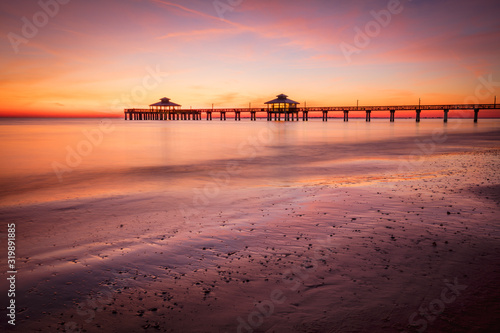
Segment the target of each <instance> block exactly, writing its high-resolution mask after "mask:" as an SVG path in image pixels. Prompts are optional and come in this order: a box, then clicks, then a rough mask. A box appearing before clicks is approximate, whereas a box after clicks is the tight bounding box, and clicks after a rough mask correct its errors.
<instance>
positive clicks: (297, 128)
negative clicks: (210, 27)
mask: <svg viewBox="0 0 500 333" xmlns="http://www.w3.org/2000/svg"><path fill="white" fill-rule="evenodd" d="M499 129H500V120H496V119H485V120H482V121H481V122H480V123H478V124H474V123H473V122H472V120H471V119H451V120H450V122H449V123H448V124H444V123H443V122H442V121H440V120H436V119H424V120H423V121H422V122H421V123H419V124H417V123H415V122H414V121H412V120H410V119H398V120H397V122H396V123H390V122H389V121H388V120H387V119H377V120H373V121H372V122H371V123H366V122H364V121H363V120H359V119H353V120H351V121H350V122H348V123H344V122H342V121H340V120H338V119H335V120H330V121H329V122H327V123H326V122H321V121H319V120H313V121H309V122H293V123H292V122H279V123H276V122H266V121H257V122H250V121H248V120H247V121H242V122H234V121H227V122H219V121H212V122H206V121H196V122H195V121H189V122H182V121H179V122H159V121H147V122H138V121H135V122H130V121H123V120H118V119H112V120H107V119H106V120H99V119H85V120H74V119H72V120H59V119H57V120H52V119H36V120H25V119H20V120H2V121H1V122H0V140H1V141H2V145H1V147H0V155H1V156H2V161H3V163H2V164H1V166H0V188H1V190H0V204H2V205H11V204H22V203H28V202H44V201H51V200H61V199H68V198H77V197H92V196H96V195H97V196H106V195H116V194H127V193H129V194H130V193H136V192H142V191H152V190H153V191H154V190H165V189H172V190H177V191H179V190H180V191H182V190H184V189H190V188H193V187H197V186H202V185H203V183H206V182H207V180H210V179H212V180H213V178H217V176H213V173H216V174H219V175H220V177H226V178H227V177H230V178H231V182H237V183H238V184H239V185H240V186H255V185H258V184H259V185H267V184H269V183H272V184H275V183H279V184H288V183H295V182H303V181H308V180H310V179H311V178H312V179H314V178H318V177H319V178H321V177H322V176H324V175H325V174H331V173H334V174H336V175H338V176H340V177H343V176H352V175H358V174H362V173H366V172H367V170H373V171H374V172H381V171H382V170H387V169H393V168H395V167H396V168H397V167H398V164H399V165H400V164H401V163H402V162H401V158H403V159H404V158H408V157H411V156H413V155H417V156H419V157H422V156H423V158H425V156H430V155H432V154H435V153H441V152H443V151H453V150H454V149H455V148H454V146H458V147H460V149H459V150H461V149H471V148H473V147H475V146H477V145H481V144H482V143H483V142H485V140H489V139H491V136H492V135H493V136H494V135H495V133H494V132H495V131H498V130H499ZM488 133H489V134H488ZM463 134H471V135H468V136H467V138H464V137H463ZM455 150H456V149H455ZM407 164H408V163H407ZM346 166H348V167H346ZM211 174H212V176H211ZM219 181H220V180H219Z"/></svg>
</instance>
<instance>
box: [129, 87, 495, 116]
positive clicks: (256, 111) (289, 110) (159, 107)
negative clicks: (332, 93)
mask: <svg viewBox="0 0 500 333" xmlns="http://www.w3.org/2000/svg"><path fill="white" fill-rule="evenodd" d="M276 97H277V98H276V99H273V100H271V101H269V102H266V103H265V104H266V105H267V107H266V108H251V107H249V108H225V109H214V108H213V105H212V108H211V109H182V108H181V106H180V105H179V104H176V103H173V102H171V101H170V99H169V98H166V97H163V98H162V99H161V100H160V102H158V103H154V104H151V105H150V108H149V109H125V120H201V119H202V118H206V120H212V119H213V117H212V115H213V113H217V114H219V118H220V120H221V121H225V120H226V119H227V114H230V115H234V120H236V121H240V120H241V115H242V114H243V115H249V116H250V117H249V118H250V120H251V121H256V120H257V118H264V117H265V118H266V119H267V120H268V121H272V120H275V121H281V120H282V119H283V120H284V121H299V119H300V118H302V121H308V120H309V113H310V112H316V113H318V114H319V113H321V114H322V120H323V121H328V119H329V115H333V114H334V113H343V115H344V121H349V112H364V113H365V120H366V121H367V122H370V121H371V118H372V116H371V114H372V112H387V111H389V121H390V122H394V121H395V119H396V111H414V112H415V120H416V122H417V123H418V122H420V117H421V114H422V111H426V112H427V111H443V121H444V122H445V123H446V122H448V114H449V112H450V111H455V110H474V122H475V123H477V121H478V118H479V111H480V110H498V109H500V107H499V106H498V105H497V104H496V97H495V103H494V104H453V105H389V106H359V105H358V106H329V107H299V106H298V105H299V104H300V103H298V102H295V101H293V100H291V99H289V98H288V96H287V95H284V94H280V95H278V96H276ZM258 116H259V117H258Z"/></svg>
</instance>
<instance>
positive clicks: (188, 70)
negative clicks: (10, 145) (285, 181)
mask: <svg viewBox="0 0 500 333" xmlns="http://www.w3.org/2000/svg"><path fill="white" fill-rule="evenodd" d="M40 3H42V4H46V5H45V6H41V5H40ZM40 3H39V2H38V1H31V0H23V1H2V2H1V3H0V31H1V35H2V39H1V47H0V59H1V62H0V67H1V70H0V87H1V90H0V98H1V101H2V103H1V104H0V116H47V115H49V116H61V115H70V116H79V115H87V116H110V115H120V116H121V115H122V114H123V109H124V108H127V107H146V106H147V105H149V104H151V103H154V102H156V101H158V100H159V98H161V97H164V96H166V97H169V98H171V99H172V101H174V102H176V103H178V104H181V105H182V106H183V107H186V108H189V107H190V106H192V107H193V108H194V107H211V105H212V103H214V104H215V107H233V106H234V107H246V106H248V103H252V106H262V105H263V103H264V102H266V101H267V100H270V99H273V98H274V96H275V95H277V94H279V93H286V94H288V95H289V96H290V98H292V99H295V100H297V101H299V102H301V103H304V102H305V101H307V106H339V105H355V104H356V100H357V99H359V100H360V104H363V105H385V104H418V99H419V97H420V98H422V103H423V104H442V103H464V102H474V101H479V102H481V103H493V100H494V96H495V95H498V96H499V97H500V94H499V93H498V92H499V91H500V60H499V59H500V20H499V14H500V2H499V1H498V0H478V1H457V0H453V1H452V0H449V1H435V0H433V1H431V0H413V1H410V0H406V1H401V2H400V3H399V5H398V2H397V1H396V0H391V1H386V0H384V1H378V0H377V1H356V0H354V1H330V0H312V1H296V0H286V1H285V0H266V1H262V0H216V1H212V0H182V1H180V0H172V1H160V0H106V1H97V0H86V1H83V0H71V1H68V0H59V1H56V0H41V1H40ZM43 7H45V9H44V8H43ZM47 13H48V14H47ZM376 13H378V14H376ZM376 17H378V21H377V18H376ZM488 82H489V83H488ZM301 105H303V104H301Z"/></svg>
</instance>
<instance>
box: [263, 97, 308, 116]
mask: <svg viewBox="0 0 500 333" xmlns="http://www.w3.org/2000/svg"><path fill="white" fill-rule="evenodd" d="M276 97H278V98H276V99H273V100H272V101H269V102H266V103H265V104H267V116H268V120H271V118H272V115H273V114H274V119H275V120H281V114H282V113H283V114H284V116H285V120H290V115H292V117H291V118H292V119H291V120H292V121H293V120H294V115H297V120H299V111H298V109H297V105H298V104H300V103H299V102H295V101H292V100H291V99H288V96H287V95H285V94H280V95H278V96H276Z"/></svg>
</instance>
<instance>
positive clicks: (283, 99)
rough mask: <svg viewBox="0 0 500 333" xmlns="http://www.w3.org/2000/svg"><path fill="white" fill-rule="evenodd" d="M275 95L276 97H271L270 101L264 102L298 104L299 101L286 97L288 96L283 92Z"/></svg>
mask: <svg viewBox="0 0 500 333" xmlns="http://www.w3.org/2000/svg"><path fill="white" fill-rule="evenodd" d="M276 97H278V98H276V99H273V100H272V101H269V102H266V103H265V104H279V103H286V104H300V103H299V102H295V101H292V100H291V99H288V96H287V95H285V94H280V95H278V96H276Z"/></svg>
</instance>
